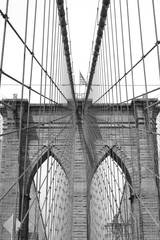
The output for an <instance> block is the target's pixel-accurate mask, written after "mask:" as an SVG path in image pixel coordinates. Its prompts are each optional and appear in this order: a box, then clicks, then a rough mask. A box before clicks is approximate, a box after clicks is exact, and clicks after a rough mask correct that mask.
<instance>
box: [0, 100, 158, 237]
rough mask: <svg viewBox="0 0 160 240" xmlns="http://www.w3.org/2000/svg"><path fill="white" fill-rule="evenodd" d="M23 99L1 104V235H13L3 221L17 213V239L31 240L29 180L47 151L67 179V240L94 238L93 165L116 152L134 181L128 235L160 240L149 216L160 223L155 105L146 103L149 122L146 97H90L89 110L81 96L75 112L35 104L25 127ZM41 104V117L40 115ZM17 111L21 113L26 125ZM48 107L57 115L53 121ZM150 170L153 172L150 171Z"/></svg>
mask: <svg viewBox="0 0 160 240" xmlns="http://www.w3.org/2000/svg"><path fill="white" fill-rule="evenodd" d="M20 102H21V101H20V100H17V101H16V105H15V106H14V107H12V100H9V99H8V100H5V102H4V103H5V104H4V106H3V107H1V109H0V112H1V114H2V116H3V137H2V139H1V140H2V142H1V155H0V157H1V158H0V194H1V195H0V233H1V234H0V240H10V239H11V236H10V233H9V232H8V231H7V230H6V229H5V228H4V223H5V222H6V221H7V219H8V218H9V217H10V216H11V215H12V214H13V213H16V218H17V219H19V220H21V219H24V220H23V221H22V224H21V227H20V230H19V232H20V233H19V236H20V237H19V238H20V239H26V240H28V239H29V234H28V231H29V229H28V221H29V214H30V213H29V201H30V198H31V197H32V196H31V190H30V189H31V182H32V180H33V177H34V176H35V174H36V172H37V170H38V168H39V167H40V165H42V164H43V162H44V161H45V160H46V159H47V157H48V156H53V157H54V158H55V159H56V160H57V162H58V163H59V164H60V165H61V167H62V168H63V170H64V172H65V174H66V176H67V179H68V182H69V190H68V202H69V204H68V208H69V212H70V216H69V222H68V226H69V231H68V232H69V233H68V239H73V240H74V239H75V240H76V239H81V240H87V239H90V240H93V239H92V226H91V224H90V223H91V220H90V219H91V218H92V212H91V211H90V202H91V199H92V196H91V193H90V187H91V184H92V179H93V176H94V174H95V172H96V170H97V169H98V167H99V166H100V164H101V163H102V162H103V160H104V159H105V158H106V157H107V156H111V157H112V158H113V159H114V161H115V162H116V163H117V164H118V165H119V166H120V168H121V169H122V171H123V173H124V174H125V177H126V180H127V182H128V184H129V186H130V197H129V201H130V205H131V211H132V214H131V215H132V218H133V219H132V233H131V235H132V238H130V239H155V240H156V239H157V240H158V239H159V238H160V236H159V228H158V227H157V226H156V227H155V222H154V221H153V219H152V217H151V216H154V218H155V219H156V222H157V223H159V221H160V202H159V201H160V192H159V180H157V178H155V175H156V176H159V173H158V154H157V145H156V136H155V135H154V134H152V132H155V128H156V117H157V114H158V111H159V109H158V107H152V108H149V116H150V121H148V119H147V117H146V116H147V115H146V105H145V104H146V101H144V100H143V99H137V100H136V101H135V102H132V103H131V104H130V105H125V104H123V105H121V106H119V105H117V104H101V105H100V104H97V105H94V106H93V107H92V106H91V101H90V100H89V101H88V103H87V110H86V111H85V112H84V109H83V100H78V101H77V110H76V111H73V109H70V107H69V106H67V105H63V106H53V107H52V110H51V109H50V108H49V106H47V105H46V106H45V108H43V106H40V105H38V104H31V105H30V108H29V109H30V114H29V127H27V116H28V114H27V113H28V112H27V111H28V101H27V100H25V101H23V106H22V108H21V106H20ZM155 102H156V99H149V105H152V104H154V103H155ZM40 109H42V112H43V115H39V113H40ZM20 110H21V111H23V118H22V122H20ZM50 111H52V113H53V118H52V119H50V116H51V115H50V114H49V112H50ZM66 116H67V117H66ZM19 126H21V131H19ZM62 130H63V131H62ZM49 132H50V136H52V135H53V138H52V139H48V134H49ZM8 133H10V134H8ZM148 133H149V134H148ZM54 136H59V137H56V138H54ZM26 143H27V145H26ZM26 146H27V148H26ZM26 149H27V150H26ZM147 170H148V171H149V172H151V173H153V174H149V175H148V174H147ZM16 195H17V197H16ZM15 199H17V202H15ZM22 199H23V213H22V212H21V211H22V209H21V204H22ZM148 210H149V212H148ZM150 214H151V216H150ZM135 219H136V220H135ZM100 229H101V226H100ZM153 229H154V231H153ZM37 234H38V233H37ZM39 234H40V233H39ZM35 239H36V238H35ZM37 239H38V238H37ZM39 239H40V238H39ZM57 239H61V238H58V237H57ZM68 239H67V238H66V240H68ZM63 240H65V239H63Z"/></svg>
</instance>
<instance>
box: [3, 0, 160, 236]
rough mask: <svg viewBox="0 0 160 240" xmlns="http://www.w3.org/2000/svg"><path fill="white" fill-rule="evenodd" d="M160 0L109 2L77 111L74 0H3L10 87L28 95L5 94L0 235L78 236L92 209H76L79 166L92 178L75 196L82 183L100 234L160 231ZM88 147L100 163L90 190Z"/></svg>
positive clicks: (152, 233)
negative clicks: (70, 11) (70, 12)
mask: <svg viewBox="0 0 160 240" xmlns="http://www.w3.org/2000/svg"><path fill="white" fill-rule="evenodd" d="M159 8H160V3H159V1H158V0H152V1H151V0H146V1H145V3H144V1H141V0H136V1H135V0H130V1H127V0H123V1H122V0H118V1H116V0H112V1H109V0H103V1H102V10H101V12H100V16H98V17H99V23H98V26H97V36H96V39H95V48H93V55H92V54H91V58H92V59H91V60H90V63H91V65H90V68H89V73H88V76H89V77H88V89H87V92H86V98H85V99H84V104H82V101H80V103H81V108H82V109H81V108H80V109H78V110H80V112H78V110H77V109H76V107H77V103H76V98H75V93H74V87H73V82H74V79H73V75H72V74H73V73H72V71H73V66H72V58H71V55H70V53H71V47H70V43H69V42H70V40H69V35H68V33H69V29H68V22H67V21H68V19H67V20H66V14H67V5H66V2H65V3H64V1H63V0H57V1H54V0H53V1H52V0H49V1H45V0H43V1H41V2H40V1H38V0H35V1H30V0H26V1H25V4H24V2H23V3H22V1H20V0H17V1H16V2H14V3H13V2H11V1H9V0H6V1H4V2H3V3H0V29H1V31H2V34H0V44H1V45H0V56H1V60H0V83H1V90H2V92H3V95H8V94H9V95H10V94H13V93H16V94H18V95H19V97H18V99H17V96H16V95H14V97H13V96H10V97H9V98H11V99H10V100H9V99H2V100H1V103H2V106H1V113H2V115H3V131H1V132H0V137H1V138H0V140H4V141H3V142H2V141H1V142H2V143H3V145H2V144H0V147H1V148H2V149H3V153H4V156H3V158H2V156H1V155H0V161H1V163H2V164H1V176H0V183H1V182H3V181H4V179H7V181H6V184H5V187H2V188H1V190H2V191H1V195H0V206H1V209H0V210H1V212H2V213H3V214H2V217H1V219H0V221H2V222H0V225H1V226H2V227H1V229H0V233H2V234H1V235H2V236H0V240H1V239H7V238H9V237H10V236H12V239H17V237H19V238H20V239H25V237H26V236H27V234H28V238H29V239H54V238H55V239H64V240H65V239H66V240H67V239H71V238H72V224H71V223H72V222H74V221H73V220H74V219H77V215H78V214H79V215H82V213H79V212H76V211H74V214H73V212H72V211H73V208H72V201H71V196H72V194H73V193H72V190H73V189H74V188H73V187H72V186H71V184H70V181H71V179H72V177H73V175H76V176H77V179H76V181H77V180H78V179H80V180H79V181H81V182H83V185H81V186H82V189H79V188H78V187H77V188H76V191H77V195H74V199H73V204H75V205H74V207H75V208H76V206H77V204H79V205H80V204H81V201H80V202H78V200H77V199H78V194H79V193H80V192H81V193H83V196H80V197H81V199H82V198H83V199H85V207H86V204H88V205H89V210H87V211H88V212H87V213H88V215H89V216H87V219H90V222H89V224H90V225H89V226H88V228H89V229H90V233H87V234H90V239H93V240H96V239H97V240H99V239H157V240H158V239H159V237H160V236H159V222H160V212H159V211H157V206H159V196H160V193H159V179H160V177H159V171H158V166H159V160H158V156H157V140H156V138H158V137H159V132H157V129H156V118H157V114H158V111H159V109H158V104H159V80H160V56H159V43H160V40H159V39H160V37H159V35H160V32H159V29H160V28H159V25H160V23H159V20H158V9H159ZM13 9H21V12H19V14H17V12H16V11H14V10H13ZM24 16H25V17H24ZM24 19H25V20H24ZM146 25H147V28H146ZM10 39H12V44H11V41H10ZM17 46H18V48H17ZM8 66H9V67H8ZM37 83H38V84H37ZM7 84H8V85H7ZM6 86H8V87H7V88H6ZM91 88H92V91H90V90H91ZM5 89H7V92H5V91H6V90H5ZM19 98H20V99H19ZM90 99H92V102H91V101H90ZM89 101H90V106H88V102H89ZM75 110H76V114H77V116H76V117H77V118H76V119H75ZM17 119H18V120H17ZM75 122H76V124H77V126H78V127H77V129H78V130H77V132H76V138H78V136H80V137H79V138H80V141H79V143H78V144H79V145H78V144H77V145H76V141H75V129H74V123H75ZM77 122H80V124H79V123H77ZM81 124H82V127H81ZM157 125H158V127H159V118H158V119H157ZM78 131H79V132H78ZM158 140H159V139H158ZM1 145H2V146H1ZM74 145H76V151H77V155H78V153H79V154H81V155H82V156H81V158H78V157H77V156H76V157H77V159H76V160H77V162H75V163H74V165H75V166H76V167H75V166H73V162H74V160H73V157H74V156H73V146H74ZM8 146H10V148H11V149H9V148H8ZM158 147H159V141H158ZM81 148H83V149H81ZM82 152H83V154H82ZM84 156H85V157H84ZM88 156H89V157H88ZM83 158H84V159H85V160H86V159H87V160H88V162H87V164H86V165H87V166H88V165H89V164H90V165H91V167H92V170H94V171H93V175H92V181H91V185H90V189H89V191H88V190H87V191H88V192H87V194H88V195H86V192H85V191H86V188H87V187H86V185H85V184H86V182H87V180H86V179H87V177H88V175H89V174H90V172H89V171H88V172H87V170H86V169H85V170H84V169H83V168H84V166H86V165H85V162H84V159H83ZM28 159H29V160H30V161H28ZM87 160H86V161H87ZM79 162H81V164H83V168H81V169H80V171H78V166H79ZM73 167H75V172H74V174H73V172H72V169H73ZM8 169H10V170H11V171H10V173H11V172H14V174H12V176H10V175H9V174H8ZM80 173H81V174H80ZM13 176H14V177H13ZM76 186H78V184H77V185H76ZM148 196H149V197H148ZM88 199H90V200H88ZM10 201H11V202H12V203H13V204H12V205H9V204H8V203H9V202H10ZM157 201H158V204H157ZM79 205H78V207H79ZM78 207H77V208H78ZM87 207H88V206H87ZM84 210H85V208H84V209H83V214H84ZM11 213H12V216H13V224H12V223H11V226H12V227H11V229H5V227H4V226H5V225H4V224H5V223H6V221H7V220H8V219H9V220H10V219H12V216H11V215H10V214H11ZM72 214H73V215H74V219H73V216H72ZM84 215H85V214H84ZM81 219H82V218H81ZM17 220H18V221H19V223H17ZM10 221H11V220H10ZM86 222H87V221H86V219H85V220H84V223H85V224H86ZM74 224H75V225H76V224H77V222H74ZM85 224H84V225H85ZM77 225H78V224H77ZM77 225H76V227H77ZM79 225H80V224H79ZM79 225H78V226H79ZM18 226H19V227H18ZM76 227H75V228H74V229H76ZM81 227H82V226H81ZM151 229H152V231H151ZM85 231H86V232H87V230H86V229H85ZM83 232H84V231H83ZM86 232H85V234H86ZM86 236H87V235H86Z"/></svg>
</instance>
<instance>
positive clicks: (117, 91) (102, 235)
mask: <svg viewBox="0 0 160 240" xmlns="http://www.w3.org/2000/svg"><path fill="white" fill-rule="evenodd" d="M159 8H160V4H159V2H158V1H145V3H144V2H143V1H140V0H137V1H132V0H131V1H127V0H125V1H120V0H119V1H115V0H112V1H102V10H101V13H100V16H99V24H98V26H97V36H96V37H95V40H94V42H95V47H94V49H93V54H92V55H91V60H90V62H91V64H90V69H89V72H88V89H87V92H86V98H85V100H84V108H86V110H85V111H84V119H85V120H84V126H83V127H84V129H86V128H87V126H89V125H90V132H89V135H90V137H93V136H94V137H95V138H96V139H97V140H96V141H97V143H96V145H97V144H98V139H100V134H99V133H98V131H97V130H96V129H95V127H92V125H93V126H95V124H97V126H100V127H101V129H102V132H101V139H102V141H100V140H99V145H100V144H101V145H102V146H103V147H101V152H102V153H101V154H102V155H103V154H104V153H103V151H104V150H103V148H105V146H108V150H106V151H107V152H108V154H109V157H107V158H105V160H104V161H103V162H102V163H101V164H100V165H99V167H98V169H97V170H96V172H95V174H94V175H93V180H92V184H91V197H92V198H91V206H90V208H91V219H92V220H91V221H92V223H93V224H92V227H91V228H92V229H91V234H93V235H92V237H93V239H133V238H136V239H153V238H154V239H158V238H159V235H158V229H159V221H160V220H159V213H158V212H157V211H156V210H155V209H156V207H155V205H156V203H155V199H158V202H159V170H158V168H159V167H158V166H159V159H158V156H157V142H156V136H157V137H158V138H159V132H157V129H156V118H157V114H158V112H159V107H158V104H159V82H160V55H159V43H160V42H159V39H160V32H159V27H158V26H159V20H158V11H157V10H158V9H159ZM91 89H92V91H90V90H91ZM88 99H92V105H91V106H89V107H87V106H86V104H87V101H88ZM138 105H139V106H140V105H141V106H143V108H144V110H140V108H139V107H138ZM100 109H101V110H100ZM91 119H92V122H91ZM95 119H96V123H95ZM158 119H159V118H158ZM157 125H158V128H159V120H157ZM158 148H159V142H158ZM90 152H92V153H93V155H94V153H95V146H94V144H92V145H90ZM113 152H114V154H113ZM99 153H100V150H99ZM118 154H120V156H121V162H119V157H118ZM122 162H123V164H124V165H125V166H127V168H128V170H129V175H130V178H128V177H127V175H128V173H127V169H124V168H123V167H124V165H123V166H122ZM117 163H118V165H119V166H118V165H117ZM128 163H129V165H128ZM108 165H109V168H108ZM107 169H109V172H108V173H106V172H107ZM120 169H122V170H120ZM116 171H117V172H118V173H117V175H115V172H116ZM121 171H122V172H121ZM129 175H128V176H129ZM122 179H123V181H122ZM130 180H131V181H130ZM122 182H123V183H122ZM116 183H117V188H116ZM114 184H115V186H114ZM153 185H154V186H155V187H154V189H153ZM124 187H126V190H124V191H123V188H124ZM104 189H105V190H106V191H105V190H104ZM127 189H128V190H127ZM118 194H119V198H118V197H117V195H118ZM147 194H148V195H152V197H151V198H150V200H147ZM120 199H121V200H120ZM121 202H123V205H121ZM136 202H137V203H136ZM105 204H106V205H107V206H105ZM158 206H159V203H158V205H157V208H158V209H159V207H158ZM136 208H137V209H138V215H137V212H136V211H134V210H133V209H136ZM119 210H120V211H119ZM105 211H106V212H105ZM131 222H132V229H131V225H130V224H131ZM106 226H108V231H106ZM109 226H110V230H109ZM120 226H121V227H120ZM149 226H152V231H151V233H149V232H148V231H147V228H149ZM122 228H123V229H124V230H122ZM115 229H116V231H115ZM124 233H125V235H124Z"/></svg>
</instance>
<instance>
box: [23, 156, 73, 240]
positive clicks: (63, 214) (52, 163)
mask: <svg viewBox="0 0 160 240" xmlns="http://www.w3.org/2000/svg"><path fill="white" fill-rule="evenodd" d="M29 196H30V201H29V219H28V233H29V236H28V237H29V239H38V240H43V239H48V240H50V239H53V238H55V239H57V240H58V239H64V240H65V239H66V240H67V239H69V234H70V228H69V222H70V221H69V219H70V211H69V210H70V204H69V182H68V178H67V176H66V174H65V171H64V170H63V168H62V166H61V164H60V163H59V162H58V161H57V160H56V159H55V158H54V157H53V156H48V158H47V159H46V160H45V161H44V162H43V163H42V165H41V166H40V167H39V168H38V170H37V172H36V173H35V175H34V177H32V181H31V184H30V195H29Z"/></svg>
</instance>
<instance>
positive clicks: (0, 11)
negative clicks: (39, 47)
mask: <svg viewBox="0 0 160 240" xmlns="http://www.w3.org/2000/svg"><path fill="white" fill-rule="evenodd" d="M0 14H1V15H2V16H6V15H5V14H4V13H3V12H2V10H0ZM6 21H7V23H8V25H9V26H10V27H11V29H12V30H13V31H14V33H15V34H16V36H17V37H18V38H19V40H20V41H21V42H22V44H23V45H25V47H26V49H27V50H28V52H29V53H30V54H31V55H32V57H33V59H34V60H35V61H36V62H37V64H38V65H39V66H40V67H41V68H42V70H43V71H44V72H45V73H46V76H47V77H48V78H49V79H50V80H51V81H52V83H53V84H54V86H55V87H56V88H57V89H58V91H59V92H60V93H61V95H62V96H63V97H64V99H65V100H66V101H67V102H68V103H69V104H71V103H70V102H69V101H68V99H67V98H66V96H65V95H64V94H63V92H62V91H61V90H60V88H59V87H58V86H57V84H56V83H55V82H54V80H53V79H52V77H51V76H50V75H49V73H48V72H47V70H46V69H45V68H44V67H43V66H42V65H41V63H40V62H39V60H38V59H37V58H36V56H35V55H34V52H32V51H31V49H30V48H29V47H28V46H27V45H26V44H25V42H24V40H23V39H22V37H21V36H20V34H19V33H18V32H17V30H16V29H15V28H14V27H13V25H12V24H11V22H10V21H9V19H8V17H7V18H6ZM0 73H2V74H3V73H4V72H3V70H2V69H0ZM71 105H72V104H71Z"/></svg>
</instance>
